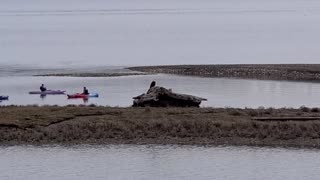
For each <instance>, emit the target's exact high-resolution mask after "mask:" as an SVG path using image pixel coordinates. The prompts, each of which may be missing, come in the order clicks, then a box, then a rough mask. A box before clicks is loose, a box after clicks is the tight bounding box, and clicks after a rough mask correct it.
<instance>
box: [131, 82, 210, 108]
mask: <svg viewBox="0 0 320 180" xmlns="http://www.w3.org/2000/svg"><path fill="white" fill-rule="evenodd" d="M133 99H134V100H133V106H134V107H148V106H150V107H199V106H200V104H201V102H202V101H207V99H205V98H201V97H197V96H192V95H187V94H179V93H174V92H172V90H171V89H166V88H164V87H159V86H156V83H155V81H153V82H152V83H151V85H150V89H149V90H148V92H147V93H145V94H141V95H139V96H136V97H133Z"/></svg>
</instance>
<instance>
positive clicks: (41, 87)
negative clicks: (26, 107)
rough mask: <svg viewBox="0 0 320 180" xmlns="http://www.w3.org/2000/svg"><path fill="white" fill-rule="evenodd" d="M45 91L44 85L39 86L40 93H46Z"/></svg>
mask: <svg viewBox="0 0 320 180" xmlns="http://www.w3.org/2000/svg"><path fill="white" fill-rule="evenodd" d="M46 90H47V88H46V87H44V85H43V84H41V86H40V91H41V92H44V91H46Z"/></svg>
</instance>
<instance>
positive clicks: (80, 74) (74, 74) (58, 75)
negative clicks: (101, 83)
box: [33, 72, 151, 77]
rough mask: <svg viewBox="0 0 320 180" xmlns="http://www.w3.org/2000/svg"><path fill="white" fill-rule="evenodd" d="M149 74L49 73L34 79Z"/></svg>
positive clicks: (141, 73)
mask: <svg viewBox="0 0 320 180" xmlns="http://www.w3.org/2000/svg"><path fill="white" fill-rule="evenodd" d="M150 74H151V73H144V72H132V73H81V72H80V73H51V74H37V75H33V76H35V77H47V76H49V77H122V76H141V75H150Z"/></svg>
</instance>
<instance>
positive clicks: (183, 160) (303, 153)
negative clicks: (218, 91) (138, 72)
mask: <svg viewBox="0 0 320 180" xmlns="http://www.w3.org/2000/svg"><path fill="white" fill-rule="evenodd" d="M319 167H320V152H319V150H306V149H300V150H296V149H282V148H250V147H197V146H156V145H144V146H141V145H140V146H139V145H110V146H84V145H83V146H76V147H61V146H56V147H33V146H13V147H0V179H48V180H54V179H77V180H78V179H84V180H86V179H95V180H98V179H112V180H117V179H172V180H177V179H201V180H204V179H208V180H209V179H210V180H212V179H217V180H225V179H239V180H248V179H259V180H264V179H266V180H267V179H268V180H269V179H273V180H283V179H292V180H295V179H308V180H316V179H318V177H319V175H320V173H319Z"/></svg>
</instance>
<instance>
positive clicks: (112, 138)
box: [0, 106, 320, 147]
mask: <svg viewBox="0 0 320 180" xmlns="http://www.w3.org/2000/svg"><path fill="white" fill-rule="evenodd" d="M297 113H299V116H302V117H303V116H308V117H310V116H320V112H319V111H318V110H312V109H311V110H308V111H306V110H305V109H304V108H303V109H301V108H299V109H285V108H282V109H273V108H268V109H265V108H258V109H250V108H246V109H238V108H237V109H235V108H150V107H148V108H111V107H101V106H100V107H94V106H65V107H57V106H46V107H34V106H9V107H1V108H0V114H1V116H0V143H2V144H6V143H27V144H28V143H32V144H33V143H41V144H43V143H157V144H167V143H170V144H171V143H174V144H181V143H182V144H240V145H296V146H300V145H301V146H309V145H310V146H317V147H318V146H320V122H319V121H282V122H279V121H268V122H262V121H255V120H252V119H251V118H252V117H273V116H277V117H281V116H283V117H295V116H297Z"/></svg>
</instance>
